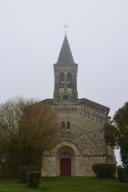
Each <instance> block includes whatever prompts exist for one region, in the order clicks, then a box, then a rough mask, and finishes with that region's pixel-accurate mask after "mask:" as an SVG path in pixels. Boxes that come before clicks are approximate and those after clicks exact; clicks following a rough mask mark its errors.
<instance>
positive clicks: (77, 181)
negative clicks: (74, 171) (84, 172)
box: [0, 177, 128, 192]
mask: <svg viewBox="0 0 128 192" xmlns="http://www.w3.org/2000/svg"><path fill="white" fill-rule="evenodd" d="M41 191H45V192H127V191H128V184H126V183H120V182H119V181H118V180H117V179H99V178H96V177H50V178H42V179H41V182H40V185H39V187H38V189H31V188H29V187H28V186H27V185H26V184H22V183H19V181H18V180H9V179H8V180H7V179H6V180H5V179H1V180H0V192H41Z"/></svg>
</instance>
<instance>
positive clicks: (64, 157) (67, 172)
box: [60, 152, 71, 176]
mask: <svg viewBox="0 0 128 192" xmlns="http://www.w3.org/2000/svg"><path fill="white" fill-rule="evenodd" d="M60 176H71V156H70V154H69V153H68V152H63V153H62V154H61V156H60Z"/></svg>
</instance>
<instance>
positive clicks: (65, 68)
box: [54, 34, 78, 103]
mask: <svg viewBox="0 0 128 192" xmlns="http://www.w3.org/2000/svg"><path fill="white" fill-rule="evenodd" d="M77 68H78V65H77V64H76V63H75V62H74V60H73V56H72V52H71V49H70V46H69V42H68V39H67V36H66V34H65V38H64V41H63V44H62V47H61V50H60V54H59V57H58V61H57V63H55V64H54V101H55V102H56V103H61V102H76V101H77V98H78V93H77Z"/></svg>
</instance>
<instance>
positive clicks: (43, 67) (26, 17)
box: [0, 0, 128, 115]
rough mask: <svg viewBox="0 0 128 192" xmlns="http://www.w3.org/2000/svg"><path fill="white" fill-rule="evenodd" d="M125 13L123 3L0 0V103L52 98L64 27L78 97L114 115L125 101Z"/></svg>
mask: <svg viewBox="0 0 128 192" xmlns="http://www.w3.org/2000/svg"><path fill="white" fill-rule="evenodd" d="M127 10H128V1H127V0H0V102H4V101H6V100H7V99H9V98H14V97H16V96H23V97H27V98H39V99H44V98H50V97H52V95H53V85H54V76H53V63H55V62H56V61H57V57H58V55H59V51H60V48H61V45H62V41H63V38H64V29H63V28H62V26H63V25H64V24H65V23H67V24H68V25H69V29H68V32H67V36H68V39H69V43H70V46H71V50H72V53H73V56H74V60H75V62H77V63H78V66H79V71H78V93H79V97H81V98H83V97H86V98H88V99H90V100H93V101H96V102H98V103H101V104H104V105H107V106H108V107H110V108H111V112H110V115H113V113H114V112H115V111H116V110H117V109H118V108H119V107H120V106H122V105H123V104H124V102H126V101H127V100H128V75H127V73H128V11H127Z"/></svg>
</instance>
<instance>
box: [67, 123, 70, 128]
mask: <svg viewBox="0 0 128 192" xmlns="http://www.w3.org/2000/svg"><path fill="white" fill-rule="evenodd" d="M67 130H70V122H69V121H68V122H67Z"/></svg>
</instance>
